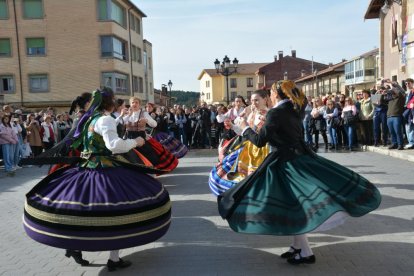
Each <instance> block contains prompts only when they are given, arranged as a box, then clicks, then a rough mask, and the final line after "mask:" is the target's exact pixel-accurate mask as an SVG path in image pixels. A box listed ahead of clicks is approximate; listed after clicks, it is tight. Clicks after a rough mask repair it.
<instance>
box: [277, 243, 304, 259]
mask: <svg viewBox="0 0 414 276" xmlns="http://www.w3.org/2000/svg"><path fill="white" fill-rule="evenodd" d="M290 248H291V249H292V250H293V252H290V251H287V252H285V253H283V254H282V255H280V257H281V258H282V259H289V258H292V257H293V256H295V255H296V254H300V251H302V250H301V249H296V248H294V247H293V246H291V247H290Z"/></svg>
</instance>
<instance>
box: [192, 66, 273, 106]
mask: <svg viewBox="0 0 414 276" xmlns="http://www.w3.org/2000/svg"><path fill="white" fill-rule="evenodd" d="M267 64H268V63H246V64H238V66H237V72H236V73H234V74H232V75H230V76H229V77H228V87H229V90H228V95H227V80H226V77H225V76H222V75H221V74H219V73H217V71H216V69H203V70H202V72H201V73H200V75H199V76H198V80H199V81H200V94H201V97H200V101H202V102H206V103H208V104H218V103H222V104H226V103H227V101H228V102H232V101H233V100H234V99H235V98H236V96H237V95H240V96H243V97H244V98H245V99H250V96H251V94H252V93H253V91H254V90H256V89H257V87H258V82H257V81H258V80H257V77H256V75H255V72H256V71H257V70H258V69H259V68H260V67H263V66H265V65H267Z"/></svg>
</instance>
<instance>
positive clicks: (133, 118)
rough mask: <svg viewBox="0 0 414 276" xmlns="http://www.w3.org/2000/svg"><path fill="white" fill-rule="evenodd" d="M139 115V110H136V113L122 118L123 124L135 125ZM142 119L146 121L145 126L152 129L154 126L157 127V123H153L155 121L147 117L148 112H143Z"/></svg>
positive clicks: (149, 116)
mask: <svg viewBox="0 0 414 276" xmlns="http://www.w3.org/2000/svg"><path fill="white" fill-rule="evenodd" d="M140 115H141V110H138V111H135V112H133V113H132V114H129V115H126V116H125V117H124V118H123V121H124V124H126V123H128V122H130V123H136V122H138V120H139V117H140ZM143 117H144V118H145V119H147V124H148V125H149V126H150V127H152V128H154V127H156V126H157V121H155V120H154V119H153V118H152V117H151V115H149V114H148V112H146V111H144V113H143Z"/></svg>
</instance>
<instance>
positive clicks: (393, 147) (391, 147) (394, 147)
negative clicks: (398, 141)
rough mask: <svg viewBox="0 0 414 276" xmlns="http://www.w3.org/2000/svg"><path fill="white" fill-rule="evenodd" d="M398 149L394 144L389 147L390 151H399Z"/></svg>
mask: <svg viewBox="0 0 414 276" xmlns="http://www.w3.org/2000/svg"><path fill="white" fill-rule="evenodd" d="M397 148H398V146H397V145H394V144H392V145H391V146H389V147H388V149H397Z"/></svg>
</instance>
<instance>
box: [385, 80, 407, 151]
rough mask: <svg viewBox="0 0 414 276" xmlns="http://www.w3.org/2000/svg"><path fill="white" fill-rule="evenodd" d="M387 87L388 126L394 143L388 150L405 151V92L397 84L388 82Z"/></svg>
mask: <svg viewBox="0 0 414 276" xmlns="http://www.w3.org/2000/svg"><path fill="white" fill-rule="evenodd" d="M391 85H392V86H391ZM387 86H388V87H387ZM386 87H387V93H386V95H385V97H384V98H385V100H386V101H387V102H388V111H387V125H388V130H389V131H390V134H391V141H392V144H391V146H389V147H388V148H389V149H398V150H403V149H404V146H403V133H402V126H403V124H402V114H403V112H404V104H405V91H404V90H403V89H402V88H401V86H400V85H399V84H398V83H396V82H393V83H391V82H389V81H388V82H387V83H386Z"/></svg>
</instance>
